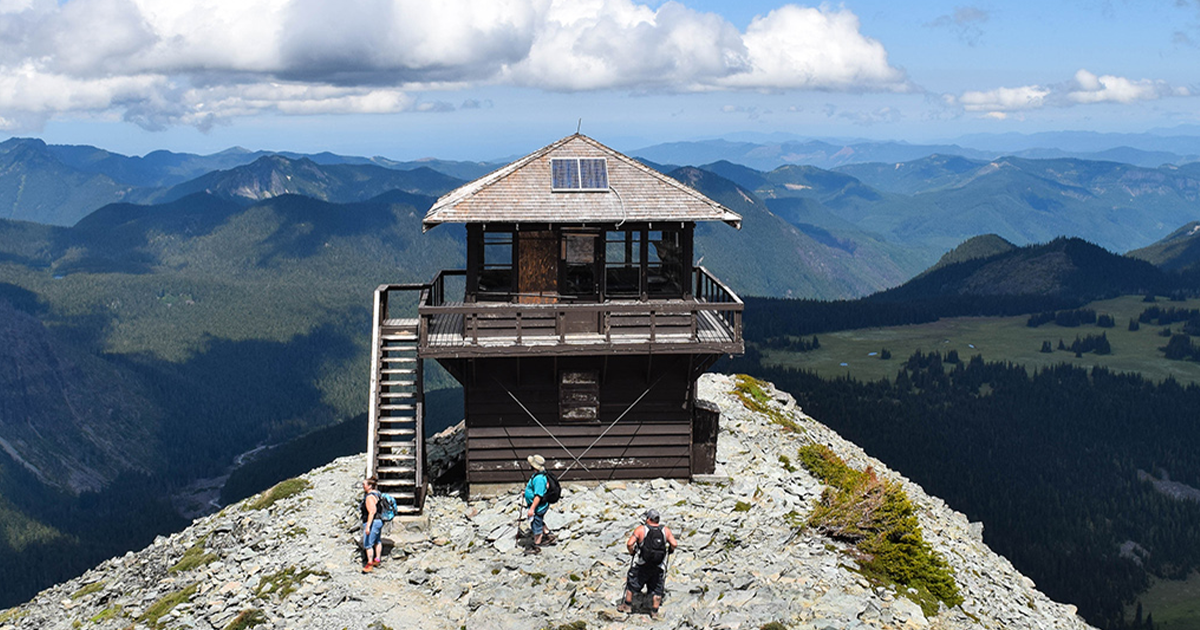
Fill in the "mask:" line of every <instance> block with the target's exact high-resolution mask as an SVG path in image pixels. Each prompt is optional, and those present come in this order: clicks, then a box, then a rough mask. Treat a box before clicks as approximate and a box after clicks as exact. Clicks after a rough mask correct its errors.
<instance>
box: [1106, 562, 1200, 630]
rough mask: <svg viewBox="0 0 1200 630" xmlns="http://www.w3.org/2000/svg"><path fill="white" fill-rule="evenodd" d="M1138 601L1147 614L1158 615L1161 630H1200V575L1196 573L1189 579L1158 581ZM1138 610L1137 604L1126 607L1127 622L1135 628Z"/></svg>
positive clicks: (1156, 624) (1155, 622)
mask: <svg viewBox="0 0 1200 630" xmlns="http://www.w3.org/2000/svg"><path fill="white" fill-rule="evenodd" d="M1138 600H1139V601H1141V603H1142V609H1143V612H1145V613H1147V614H1152V615H1154V627H1155V628H1156V629H1158V630H1187V629H1189V628H1200V572H1193V573H1192V574H1191V575H1189V576H1188V578H1187V579H1186V580H1161V579H1154V580H1152V581H1151V584H1150V588H1149V589H1147V590H1146V591H1145V592H1144V593H1142V594H1141V595H1139V596H1138ZM1136 609H1137V604H1136V603H1131V604H1129V605H1127V606H1126V607H1125V620H1126V621H1127V622H1130V626H1131V627H1132V623H1131V622H1132V621H1133V619H1134V614H1135V610H1136Z"/></svg>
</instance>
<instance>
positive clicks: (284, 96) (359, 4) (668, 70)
mask: <svg viewBox="0 0 1200 630" xmlns="http://www.w3.org/2000/svg"><path fill="white" fill-rule="evenodd" d="M481 84H510V85H516V86H523V87H529V88H534V89H543V90H553V91H576V90H613V89H618V90H636V91H664V92H683V91H712V90H776V91H777V90H843V91H873V90H889V91H890V90H904V89H908V84H907V81H906V77H905V74H904V72H903V71H902V70H899V69H897V68H895V67H893V66H891V65H890V64H889V62H888V59H887V51H886V50H885V49H884V47H883V45H882V44H881V43H880V42H878V41H876V40H873V39H871V38H868V37H866V36H864V35H863V34H862V33H861V32H860V28H859V22H858V18H857V16H855V15H854V14H853V13H852V12H851V11H849V10H848V9H844V8H840V9H831V8H828V7H826V6H824V5H822V6H821V7H820V8H806V7H800V6H795V5H785V6H782V7H780V8H778V9H776V10H774V11H772V12H770V13H769V14H767V15H766V16H760V17H758V18H756V19H755V20H754V21H753V22H752V23H751V24H750V26H749V27H748V28H747V30H746V32H744V33H743V32H740V31H739V30H738V29H737V28H736V27H734V26H733V25H732V24H731V23H729V22H728V21H727V20H725V19H724V18H723V17H721V16H720V15H717V14H715V13H702V12H698V11H695V10H692V9H689V8H688V7H686V6H684V5H683V4H680V3H678V2H673V1H668V2H666V3H664V4H662V5H661V6H658V7H657V8H651V6H648V5H645V4H638V3H637V2H635V1H634V0H439V1H438V2H428V1H427V0H341V1H340V2H329V1H328V0H196V1H194V2H193V1H188V2H181V1H179V0H69V1H67V2H61V3H60V2H59V1H58V0H0V86H3V88H4V91H5V93H4V94H0V118H2V119H3V120H4V121H5V123H6V124H9V123H11V124H17V123H16V122H13V121H22V120H34V119H44V118H46V117H53V116H56V115H60V114H63V113H72V112H116V113H119V114H121V115H123V116H125V117H126V118H127V119H129V120H133V121H136V122H138V123H139V124H143V125H145V126H147V127H148V128H161V127H163V126H166V125H172V124H194V125H197V126H200V127H202V128H203V127H205V126H207V125H211V124H213V121H214V120H219V119H223V118H227V117H230V116H241V115H252V114H255V113H262V112H268V113H281V114H311V113H336V112H394V111H405V110H412V111H415V110H418V109H428V108H433V109H435V110H438V111H441V110H445V109H452V108H453V106H452V105H449V104H446V103H440V104H434V105H430V104H428V103H427V102H426V101H422V100H421V99H419V98H416V97H415V96H414V94H418V93H420V92H422V91H425V90H428V89H434V88H437V89H453V88H456V87H466V86H471V85H481Z"/></svg>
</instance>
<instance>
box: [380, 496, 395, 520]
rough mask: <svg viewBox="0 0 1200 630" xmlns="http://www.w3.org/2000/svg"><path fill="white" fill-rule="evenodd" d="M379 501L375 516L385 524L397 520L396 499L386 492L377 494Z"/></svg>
mask: <svg viewBox="0 0 1200 630" xmlns="http://www.w3.org/2000/svg"><path fill="white" fill-rule="evenodd" d="M375 494H377V495H378V500H377V501H376V502H375V516H376V517H378V518H379V520H381V521H383V522H385V523H386V522H388V521H390V520H392V519H394V518H396V497H393V496H392V495H390V494H388V493H386V492H376V493H375Z"/></svg>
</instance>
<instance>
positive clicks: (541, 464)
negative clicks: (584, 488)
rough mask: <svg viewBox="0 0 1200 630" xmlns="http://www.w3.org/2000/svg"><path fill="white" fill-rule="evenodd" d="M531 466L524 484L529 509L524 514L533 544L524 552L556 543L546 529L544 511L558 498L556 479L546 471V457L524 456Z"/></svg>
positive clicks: (535, 552) (536, 550) (556, 540)
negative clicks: (530, 473)
mask: <svg viewBox="0 0 1200 630" xmlns="http://www.w3.org/2000/svg"><path fill="white" fill-rule="evenodd" d="M525 461H527V462H529V465H530V466H531V467H532V468H533V470H534V473H533V476H532V477H530V478H529V483H526V484H525V505H527V506H529V509H528V510H527V511H526V512H525V516H526V517H527V518H529V519H531V520H530V521H529V529H530V532H531V533H532V534H533V544H531V545H530V546H529V548H528V549H526V550H525V553H526V554H537V553H541V552H542V546H547V547H548V546H552V545H555V544H557V543H558V539H557V538H556V537H555V536H554V534H552V533H550V531H549V530H547V529H546V512H549V511H550V504H551V503H554V502H555V501H557V500H558V494H559V492H560V490H559V489H558V480H557V479H555V478H554V477H553V475H551V474H550V473H548V472H546V458H545V457H542V456H541V455H530V456H529V457H526V458H525Z"/></svg>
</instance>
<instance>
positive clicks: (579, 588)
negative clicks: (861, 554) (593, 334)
mask: <svg viewBox="0 0 1200 630" xmlns="http://www.w3.org/2000/svg"><path fill="white" fill-rule="evenodd" d="M763 387H764V388H765V389H764V393H765V395H766V396H767V400H766V401H765V402H764V403H762V404H763V406H764V409H763V410H762V411H761V412H754V411H751V410H749V409H748V408H747V407H746V406H745V404H744V403H743V402H742V400H741V399H740V398H739V397H738V396H737V394H736V392H735V382H734V379H733V378H732V377H727V376H723V375H708V376H705V377H703V379H702V381H701V384H700V395H701V397H702V398H704V399H706V400H710V401H712V402H714V403H715V404H716V405H717V406H718V407H719V408H720V410H721V413H722V420H721V423H720V424H721V436H720V438H719V442H718V447H717V448H718V451H717V461H718V469H717V474H716V475H714V476H713V477H712V478H710V479H709V482H708V484H704V483H689V484H680V483H679V482H676V481H668V480H661V479H659V480H648V481H643V480H632V481H621V482H606V483H600V484H597V485H595V486H592V485H591V484H588V485H583V484H575V483H568V484H566V486H565V490H566V491H565V492H564V496H563V500H562V501H560V503H559V504H557V505H556V507H555V508H554V509H552V510H551V512H550V513H549V515H548V516H547V521H548V523H549V524H550V525H551V526H552V527H553V528H554V529H555V530H556V531H557V532H558V534H559V539H560V541H559V544H558V546H557V547H553V548H547V549H546V550H545V551H543V553H542V554H540V555H537V556H526V555H522V554H521V553H520V549H519V547H518V546H517V541H516V540H515V539H514V536H515V534H516V533H517V527H516V523H514V521H513V514H514V513H515V511H516V510H515V509H514V508H515V507H516V503H515V501H516V493H515V492H513V493H505V494H502V495H499V496H496V497H495V498H483V499H472V500H469V501H464V500H463V499H461V498H458V497H454V496H442V495H434V496H431V497H430V498H429V500H428V503H427V516H426V518H427V519H428V522H429V525H428V526H427V527H426V528H421V527H420V526H417V527H416V528H407V527H402V526H400V525H394V526H393V528H392V532H391V533H390V534H389V537H390V539H391V540H392V541H393V542H394V546H393V547H391V550H390V552H389V553H388V555H387V559H386V560H385V561H384V563H383V564H382V565H381V566H380V567H379V568H378V569H377V570H376V571H375V572H374V573H372V574H368V575H364V574H362V573H360V572H359V569H358V558H357V556H358V554H357V552H356V551H355V549H354V543H353V540H354V538H355V536H356V535H357V534H356V532H355V531H354V527H355V526H356V523H355V521H357V518H358V514H357V512H358V510H357V501H358V500H359V492H358V491H356V490H354V486H355V480H356V479H357V477H358V475H360V474H361V473H362V470H363V467H364V461H365V460H364V458H363V456H361V455H358V456H352V457H348V458H342V459H338V460H336V461H334V462H332V463H331V464H329V465H326V466H323V467H321V468H318V469H316V470H314V471H312V472H310V473H308V474H307V475H304V476H302V477H301V478H299V479H296V480H292V481H289V482H285V483H284V484H281V485H279V486H276V488H273V489H272V490H271V491H269V492H264V493H262V494H261V495H258V496H256V497H253V498H251V499H248V500H246V501H245V502H243V503H242V504H240V505H238V506H231V507H230V508H227V509H226V510H225V511H223V512H222V513H220V514H216V515H212V516H209V517H205V518H203V519H200V520H198V521H196V522H194V523H193V525H192V526H191V527H189V528H188V529H186V530H184V531H183V532H180V533H178V534H173V535H171V536H164V537H160V538H158V539H156V540H155V542H154V544H153V545H151V546H149V547H147V548H146V549H144V550H142V551H140V552H133V553H129V554H126V555H125V556H123V557H118V558H113V559H111V560H108V561H106V562H104V563H102V564H101V565H100V566H98V567H97V568H95V569H93V570H91V571H89V572H87V573H85V574H84V575H83V576H81V577H79V578H77V579H75V580H71V581H68V582H66V583H63V584H60V585H58V586H55V587H52V588H49V589H47V590H46V591H43V592H42V593H41V594H39V595H38V596H37V597H35V598H34V599H33V600H31V601H30V602H27V603H25V604H22V605H20V606H18V607H15V608H12V609H9V610H7V611H3V612H0V628H3V630H18V629H20V630H27V629H28V630H32V629H33V628H37V629H39V630H41V629H46V630H57V629H59V628H63V629H66V628H73V627H77V624H79V623H81V622H82V623H86V622H88V621H89V620H90V622H91V624H93V625H95V627H98V628H100V629H101V630H104V629H106V628H120V627H125V626H128V625H129V624H130V623H131V622H133V623H135V624H136V623H141V624H144V625H149V626H158V625H163V624H166V623H170V624H179V625H183V626H187V627H193V628H199V629H201V630H208V629H210V628H211V629H214V630H215V629H220V628H228V627H237V626H234V625H233V624H235V623H236V622H239V621H240V622H241V623H243V624H247V623H248V621H249V620H254V622H255V625H256V626H257V627H261V628H265V629H272V628H283V627H289V628H333V627H354V628H366V627H374V628H382V627H404V628H412V629H413V630H443V629H447V630H449V629H452V628H460V627H469V628H488V629H489V630H492V629H495V630H510V629H511V630H517V629H523V630H524V629H528V628H530V627H559V626H558V624H574V625H573V626H570V627H584V626H586V627H588V628H602V629H603V628H608V629H611V630H616V629H618V628H626V627H628V624H637V625H643V622H642V621H641V616H642V612H640V611H644V610H645V609H644V608H642V607H641V606H642V601H641V598H640V597H639V598H638V599H637V600H635V604H636V605H637V607H636V608H635V614H634V615H633V616H631V617H629V618H626V616H625V615H622V614H619V613H617V612H616V610H615V600H616V598H617V597H618V594H619V593H620V589H621V584H622V581H623V575H624V571H625V568H626V566H627V560H626V557H625V556H624V554H623V553H622V549H623V547H622V545H620V542H621V541H623V540H624V538H625V537H626V536H627V535H628V532H629V530H631V529H632V527H633V526H634V525H636V524H637V514H640V513H641V511H644V510H645V509H646V508H648V507H657V508H659V509H660V510H661V511H662V513H663V515H664V519H665V520H664V522H665V523H666V524H667V525H669V526H671V527H672V528H673V529H674V530H676V531H677V532H678V533H677V536H678V538H679V539H680V544H681V547H680V551H679V552H677V553H676V554H674V555H673V559H672V561H671V565H670V569H669V575H668V579H667V597H666V598H665V600H664V603H663V609H662V612H663V618H662V619H661V620H658V621H652V622H650V623H649V626H650V627H655V628H673V629H674V628H678V629H683V628H695V627H738V626H740V627H761V626H763V625H765V624H767V623H771V622H775V623H782V624H783V625H784V626H785V627H797V624H800V627H808V626H813V627H878V628H882V629H891V628H896V629H900V628H906V629H921V628H944V629H947V630H958V629H967V628H989V627H1013V626H1021V627H1036V628H1044V629H1046V630H1050V629H1055V630H1083V629H1085V628H1088V627H1089V626H1087V624H1085V623H1084V622H1083V621H1082V620H1081V619H1080V618H1079V617H1078V616H1077V615H1076V613H1075V610H1074V607H1073V606H1069V605H1065V604H1059V603H1055V602H1053V601H1051V600H1049V599H1048V598H1047V597H1046V596H1045V595H1043V594H1042V593H1040V592H1039V591H1037V590H1036V588H1035V587H1034V585H1033V582H1032V581H1030V580H1029V579H1028V578H1025V577H1024V576H1022V575H1021V574H1020V573H1018V572H1017V571H1016V570H1015V569H1013V567H1012V565H1011V564H1010V563H1008V562H1007V561H1006V560H1005V559H1004V558H1002V557H1000V556H997V555H995V554H994V553H993V552H991V551H990V550H989V549H988V548H987V547H986V545H984V544H983V543H982V541H981V540H980V533H981V529H980V528H979V527H978V526H977V525H975V524H971V523H969V522H968V521H967V519H966V517H964V516H963V515H962V514H959V513H957V512H954V511H953V510H951V509H950V508H948V507H947V506H946V505H945V504H944V503H943V502H942V501H941V500H939V499H937V498H936V497H931V496H929V495H927V494H925V493H924V491H922V490H921V489H920V487H919V486H917V485H916V484H913V483H912V482H911V481H908V480H907V479H905V478H903V477H901V476H900V475H898V474H896V473H894V472H892V471H890V470H888V469H887V467H886V466H884V465H883V464H882V463H881V462H879V461H878V460H874V459H872V458H870V457H869V456H867V455H866V454H865V453H863V452H862V451H861V449H858V448H857V447H856V446H854V445H853V444H850V443H848V442H846V441H845V440H843V439H841V438H840V437H838V436H837V434H836V433H834V432H833V431H831V430H829V429H828V428H827V427H825V426H824V425H822V424H820V423H819V422H817V421H816V420H814V419H812V418H810V417H808V416H806V415H804V414H803V413H802V412H801V411H800V410H799V409H798V408H797V407H796V404H795V401H794V399H792V398H791V396H790V395H788V394H785V393H783V392H779V391H777V390H775V389H774V388H772V387H771V386H770V385H767V384H763ZM772 417H782V418H790V419H791V421H792V422H794V423H796V425H797V426H800V427H802V428H803V429H804V431H803V432H801V433H789V432H786V431H785V429H783V427H781V426H780V425H779V424H776V422H775V421H773V420H772V419H771V418H772ZM804 443H817V444H825V445H827V446H828V447H830V448H831V449H832V450H833V451H834V452H836V453H837V454H838V455H840V456H841V457H843V458H844V459H845V460H846V461H847V462H849V463H850V464H851V465H852V466H854V467H856V468H859V469H865V468H871V469H872V470H874V471H875V474H877V475H880V476H882V477H885V478H887V479H888V480H890V481H892V482H894V483H897V484H899V485H900V486H902V487H903V488H904V491H905V492H906V493H907V494H908V495H909V496H910V498H911V499H912V501H913V503H914V505H915V506H916V516H917V519H918V521H919V523H920V527H921V528H922V530H923V531H924V532H925V536H926V537H927V539H928V540H929V541H930V544H931V545H932V547H933V548H934V549H935V550H936V551H938V552H939V553H941V554H944V555H945V557H946V560H947V561H948V562H949V564H950V565H951V567H952V568H953V569H954V571H955V575H956V580H957V581H958V582H959V584H960V592H961V593H962V594H963V596H964V601H963V603H962V604H960V605H957V606H954V607H952V608H946V607H945V606H944V605H943V606H942V607H940V608H939V609H938V611H937V614H936V615H931V616H926V614H925V613H924V612H923V611H922V608H921V607H920V606H918V605H916V604H915V603H914V602H912V601H911V600H909V597H911V596H912V595H911V593H909V592H907V591H905V590H904V589H903V588H901V587H895V586H889V585H886V584H880V583H873V582H871V581H869V580H868V578H866V577H864V576H863V575H861V574H859V573H857V572H856V571H855V567H856V566H858V562H859V561H858V560H857V559H856V558H855V556H854V555H853V553H852V552H851V550H850V549H849V548H848V547H847V546H846V545H845V544H844V543H841V542H838V541H836V540H833V539H830V538H826V537H825V536H822V535H819V534H817V533H816V532H815V531H813V530H808V529H796V528H795V526H794V525H791V524H789V523H791V522H795V520H794V519H802V518H803V517H804V515H805V514H806V513H807V512H808V511H809V510H811V509H812V502H813V501H815V500H816V499H817V498H818V497H819V496H820V495H821V491H822V486H821V483H820V482H819V481H818V480H817V479H816V478H815V477H813V476H812V475H811V474H809V473H807V472H805V471H803V470H795V471H791V470H789V467H787V466H785V464H786V462H784V461H783V460H782V459H780V458H779V455H783V454H784V453H790V452H792V449H794V448H796V447H798V446H799V445H801V444H804ZM781 462H782V463H781ZM748 471H753V472H754V473H755V474H753V475H752V474H747V473H748ZM737 501H742V502H745V503H747V504H748V505H751V506H753V509H751V510H747V511H736V510H733V509H731V506H733V505H734V504H735V502H737ZM788 514H792V515H793V516H788ZM580 622H582V625H581V624H580Z"/></svg>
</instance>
